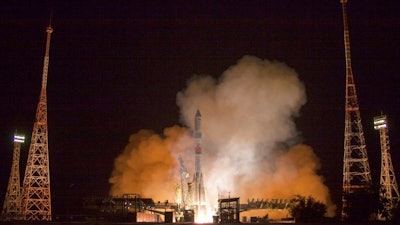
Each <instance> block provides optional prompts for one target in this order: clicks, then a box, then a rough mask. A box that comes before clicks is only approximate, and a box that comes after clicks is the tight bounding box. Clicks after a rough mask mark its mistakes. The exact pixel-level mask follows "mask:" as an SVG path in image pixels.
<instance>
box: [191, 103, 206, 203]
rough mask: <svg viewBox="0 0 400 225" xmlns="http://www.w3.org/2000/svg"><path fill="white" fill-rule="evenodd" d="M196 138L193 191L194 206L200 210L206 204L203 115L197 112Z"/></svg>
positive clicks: (195, 121) (195, 123)
mask: <svg viewBox="0 0 400 225" xmlns="http://www.w3.org/2000/svg"><path fill="white" fill-rule="evenodd" d="M194 138H195V139H196V147H195V150H194V155H195V165H194V167H195V174H194V177H193V184H194V191H193V205H195V206H197V208H198V209H200V208H201V207H202V206H204V205H205V204H206V197H205V189H204V183H203V173H202V172H201V153H202V149H201V114H200V111H199V110H197V111H196V115H195V118H194Z"/></svg>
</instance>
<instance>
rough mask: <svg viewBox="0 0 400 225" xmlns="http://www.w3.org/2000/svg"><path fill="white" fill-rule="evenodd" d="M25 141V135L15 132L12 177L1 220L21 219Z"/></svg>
mask: <svg viewBox="0 0 400 225" xmlns="http://www.w3.org/2000/svg"><path fill="white" fill-rule="evenodd" d="M24 142H25V136H24V135H20V134H17V133H15V134H14V150H13V159H12V164H11V172H10V178H9V180H8V186H7V191H6V196H5V198H4V203H3V210H2V211H1V220H3V221H9V220H19V219H21V183H20V175H19V159H20V154H21V144H22V143H24Z"/></svg>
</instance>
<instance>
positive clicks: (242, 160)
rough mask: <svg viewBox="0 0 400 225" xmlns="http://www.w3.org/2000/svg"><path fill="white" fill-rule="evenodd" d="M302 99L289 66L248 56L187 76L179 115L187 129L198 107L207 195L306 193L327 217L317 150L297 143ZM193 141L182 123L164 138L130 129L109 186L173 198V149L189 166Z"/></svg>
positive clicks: (244, 196)
mask: <svg viewBox="0 0 400 225" xmlns="http://www.w3.org/2000/svg"><path fill="white" fill-rule="evenodd" d="M305 102H306V95H305V89H304V85H303V83H302V82H301V81H300V80H299V78H298V75H297V73H296V72H295V70H294V69H292V68H290V67H288V66H287V65H285V64H284V63H281V62H277V61H269V60H262V59H259V58H256V57H252V56H245V57H243V58H242V59H240V60H239V61H238V62H237V64H236V65H233V66H232V67H230V68H229V69H227V70H226V71H225V72H224V73H223V74H222V76H221V77H220V79H219V80H215V79H214V78H212V77H211V76H194V77H193V78H192V79H191V80H189V81H188V84H187V87H186V88H185V89H184V90H182V91H181V92H179V93H178V94H177V104H178V106H179V107H180V112H181V122H182V123H183V124H184V125H185V126H187V127H189V128H193V121H194V115H195V112H196V110H197V109H199V110H200V111H201V113H202V133H203V140H202V141H203V161H202V164H203V175H204V182H205V185H206V188H207V191H208V193H207V197H208V200H209V201H215V200H216V199H217V196H218V194H222V195H223V196H225V197H227V195H228V193H230V195H231V196H239V197H241V199H242V201H243V199H244V200H247V198H264V199H266V198H269V199H272V198H290V197H292V196H293V195H295V194H300V195H305V196H308V195H311V196H313V197H314V198H316V199H317V200H320V201H322V202H324V203H325V204H327V205H328V215H329V216H333V215H334V211H335V206H334V205H333V204H332V202H331V199H330V196H329V190H328V188H327V187H326V186H325V185H324V184H323V178H322V177H321V176H319V175H318V174H317V171H318V169H319V168H320V164H319V160H318V157H317V156H316V155H315V154H314V152H313V150H312V149H311V147H309V146H305V145H302V144H300V138H299V137H298V133H297V131H296V126H295V123H294V120H293V118H294V117H296V116H298V115H299V110H300V108H301V106H302V105H304V104H305ZM172 145H173V147H171V146H172ZM193 146H194V144H193V140H192V139H191V138H190V136H189V135H187V133H186V132H185V129H184V128H179V127H173V128H168V129H166V132H165V138H161V137H160V136H158V135H156V134H153V133H151V132H149V131H140V132H139V133H138V134H134V135H132V136H131V138H130V143H129V144H128V146H127V147H126V148H125V150H124V152H123V153H122V154H121V155H120V156H119V157H118V158H117V159H116V160H115V168H114V171H113V174H112V177H111V178H110V183H111V184H112V188H111V193H112V194H121V193H128V192H131V193H132V191H134V192H135V193H136V192H137V193H140V194H143V195H146V196H147V197H152V198H155V199H160V200H163V199H173V196H174V194H175V193H174V188H173V187H174V185H175V184H176V183H178V179H179V164H178V163H177V156H178V155H179V154H181V155H182V156H183V158H184V160H185V165H186V166H187V167H188V169H189V170H190V169H192V168H190V166H191V164H192V162H193V159H194V153H193ZM190 171H191V172H193V170H190ZM166 177H167V178H166ZM168 187H170V188H168Z"/></svg>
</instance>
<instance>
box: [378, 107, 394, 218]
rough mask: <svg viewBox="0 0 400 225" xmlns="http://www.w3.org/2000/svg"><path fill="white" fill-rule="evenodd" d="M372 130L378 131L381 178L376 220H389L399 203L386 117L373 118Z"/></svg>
mask: <svg viewBox="0 0 400 225" xmlns="http://www.w3.org/2000/svg"><path fill="white" fill-rule="evenodd" d="M374 128H375V130H379V135H380V140H381V155H382V157H381V177H380V191H379V200H380V202H381V203H382V204H383V209H382V210H381V211H380V212H378V219H380V220H391V219H392V209H394V208H396V207H397V204H398V203H399V189H398V187H397V182H396V176H395V174H394V169H393V164H392V157H391V156H390V144H389V129H388V125H387V117H386V115H381V116H377V117H374Z"/></svg>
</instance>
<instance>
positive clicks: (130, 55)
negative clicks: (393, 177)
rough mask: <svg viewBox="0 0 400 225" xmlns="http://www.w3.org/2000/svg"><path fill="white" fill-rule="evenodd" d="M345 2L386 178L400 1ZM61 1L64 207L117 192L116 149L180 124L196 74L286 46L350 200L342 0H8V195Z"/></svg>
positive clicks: (53, 102) (58, 144)
mask: <svg viewBox="0 0 400 225" xmlns="http://www.w3.org/2000/svg"><path fill="white" fill-rule="evenodd" d="M347 6H348V20H349V28H350V40H351V55H352V68H353V74H354V77H355V82H356V88H357V94H358V100H359V104H360V107H361V109H360V111H361V117H362V122H363V126H364V132H365V138H366V143H367V150H368V154H369V159H370V166H371V172H372V175H373V182H374V183H375V184H377V183H378V182H379V173H380V146H379V133H378V132H377V131H375V130H374V129H373V125H372V122H373V117H374V116H377V115H379V114H380V113H381V111H382V112H383V113H385V114H386V115H388V118H389V123H390V125H389V126H390V127H389V135H390V144H391V153H392V161H393V164H394V167H395V170H396V173H397V177H399V174H400V163H398V162H400V153H399V150H400V139H399V138H400V106H399V103H400V100H399V99H400V91H399V88H398V87H399V84H400V78H399V75H400V74H399V73H398V66H399V65H400V46H399V43H398V40H399V38H400V14H399V11H400V4H399V3H398V1H380V2H379V3H378V2H377V1H351V0H350V2H349V3H348V5H347ZM52 9H53V17H52V27H53V29H54V32H53V34H52V40H51V47H50V64H49V75H48V86H47V99H48V102H47V107H48V130H49V154H50V173H51V194H52V206H53V209H54V210H55V211H54V212H53V213H63V212H64V211H63V210H65V205H66V204H65V201H67V199H69V198H70V197H71V196H74V197H75V198H77V196H86V195H97V196H99V195H100V196H105V195H107V194H108V191H109V188H110V185H109V183H108V178H109V177H110V175H111V171H112V169H113V160H114V158H116V157H117V156H118V155H119V154H120V153H121V151H122V150H123V148H124V147H125V145H126V144H127V143H128V138H129V136H130V134H132V133H136V132H137V131H139V130H140V129H151V130H154V131H156V132H159V133H161V132H162V130H163V129H164V128H165V127H169V126H172V125H174V124H180V123H179V121H180V119H179V109H178V107H177V105H176V102H175V101H176V94H177V92H178V91H181V90H182V89H184V88H185V87H186V83H187V80H188V79H189V78H190V77H192V76H193V75H195V74H208V75H211V76H213V77H215V78H218V77H219V76H220V75H221V73H222V72H223V71H225V70H226V69H228V68H229V67H230V66H231V65H234V64H235V63H236V62H237V60H239V59H240V58H242V56H244V55H253V56H256V57H258V58H262V59H269V60H279V61H281V62H284V63H286V64H287V65H288V66H290V67H292V68H294V69H295V70H296V71H297V73H298V74H299V79H300V80H301V81H303V82H304V85H305V88H306V94H307V103H306V104H305V106H304V107H303V108H302V109H301V115H300V116H299V117H298V118H297V119H296V124H297V129H298V130H299V132H300V133H301V136H302V139H303V142H304V143H305V144H307V145H310V146H311V147H312V148H313V149H314V151H315V153H316V154H317V156H318V157H319V158H320V160H321V164H322V168H321V170H320V172H319V174H321V175H323V176H324V177H325V179H326V182H325V183H326V185H327V186H328V187H329V189H330V191H331V195H332V199H333V201H334V203H335V204H337V205H338V206H340V205H341V201H340V200H341V188H342V175H341V174H342V170H343V163H342V161H343V132H344V97H345V96H344V95H345V59H344V44H343V24H342V14H341V13H342V12H341V4H340V1H339V0H337V1H336V0H335V1H334V0H331V1H316V0H315V1H311V0H309V1H308V0H307V1H306V0H304V1H292V0H269V1H201V2H200V1H198V2H197V3H193V2H192V1H112V2H111V1H93V2H91V1H65V3H62V2H61V1H60V3H59V2H58V1H57V3H53V2H48V1H39V2H36V1H21V2H18V1H7V2H6V3H4V2H2V3H0V30H1V35H0V48H1V51H0V57H1V60H0V73H1V82H0V104H1V107H0V116H1V126H0V152H1V163H0V167H1V168H0V200H1V201H0V202H3V199H4V195H5V191H6V187H7V182H8V178H9V173H10V168H11V162H12V150H13V143H12V136H13V133H14V131H15V130H16V129H17V130H18V131H19V132H21V133H24V134H25V135H26V137H27V140H28V141H27V143H25V144H24V145H23V146H22V149H21V163H20V166H21V182H22V180H23V174H24V171H25V163H26V159H27V152H28V150H29V140H30V135H31V133H32V128H33V123H34V118H35V113H36V108H37V103H38V100H39V93H40V88H41V86H40V85H41V75H42V68H43V57H44V51H45V42H46V32H45V30H46V27H47V26H48V24H49V17H50V11H51V10H52ZM232 91H234V90H232ZM260 101H262V99H261V100H260ZM160 188H161V187H160ZM150 197H151V196H150ZM255 197H257V196H255Z"/></svg>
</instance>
